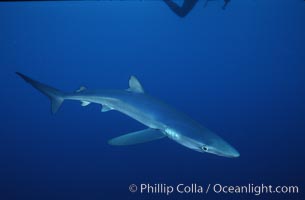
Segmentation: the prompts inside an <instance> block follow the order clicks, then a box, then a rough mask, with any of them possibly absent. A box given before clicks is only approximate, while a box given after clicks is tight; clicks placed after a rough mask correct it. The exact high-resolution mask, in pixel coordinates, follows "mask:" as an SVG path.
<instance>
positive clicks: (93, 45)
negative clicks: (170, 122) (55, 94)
mask: <svg viewBox="0 0 305 200" xmlns="http://www.w3.org/2000/svg"><path fill="white" fill-rule="evenodd" d="M203 4H204V3H203V2H200V3H198V5H197V6H196V7H195V8H194V10H193V11H192V12H191V13H190V15H189V16H187V17H186V18H184V19H181V18H178V17H177V16H175V15H174V14H173V13H172V12H171V11H170V10H169V9H168V7H167V6H166V5H165V4H164V3H163V2H157V1H155V2H150V1H146V2H138V1H136V2H71V3H65V2H55V3H39V2H36V3H0V67H1V73H0V74H1V75H0V84H1V100H0V108H1V120H0V131H1V140H0V156H1V161H0V170H1V174H0V175H1V177H0V186H1V187H0V195H1V196H0V198H1V200H2V199H22V200H23V199H31V200H36V199H39V200H41V199H52V200H54V199H86V200H88V199H148V198H164V197H165V196H164V195H142V196H141V195H139V194H131V193H130V192H129V191H128V186H129V184H131V183H135V184H139V183H152V184H154V183H166V184H177V183H180V182H181V183H185V184H189V183H192V182H196V183H198V184H203V185H206V184H207V183H221V184H228V185H246V184H248V183H256V184H261V183H265V184H272V185H298V186H299V187H300V190H301V194H299V195H287V194H286V195H264V196H261V197H262V199H264V198H265V199H266V198H268V199H271V198H273V199H281V198H282V199H301V197H302V196H303V194H304V193H303V192H304V185H305V183H304V166H305V163H304V162H305V145H304V142H305V47H304V45H305V37H304V35H305V29H304V20H305V2H304V1H301V0H291V1H286V0H280V1H277V0H269V1H268V2H266V1H263V0H258V1H254V0H253V1H252V0H244V1H241V0H234V1H233V0H232V2H231V4H230V5H229V7H228V9H227V10H225V11H223V10H221V8H220V7H221V5H222V2H221V1H215V2H211V3H210V4H209V5H208V7H207V8H203ZM15 71H20V72H22V73H24V74H26V75H28V76H30V77H33V78H35V79H37V80H40V81H42V82H45V83H48V84H50V85H52V86H54V87H58V88H60V89H62V90H66V91H73V90H75V89H77V88H78V87H79V86H81V85H85V86H86V87H88V88H93V89H96V88H105V89H107V88H112V89H125V88H127V87H128V78H129V76H130V75H132V74H133V75H136V76H137V77H138V78H139V79H140V81H141V82H142V84H143V86H144V88H145V89H146V91H147V92H148V93H150V94H151V95H153V96H155V97H158V98H160V99H162V100H164V101H165V102H167V103H169V104H171V105H172V106H174V107H176V108H177V109H179V110H181V111H183V112H185V113H187V114H188V115H190V116H192V117H193V118H194V119H196V120H197V121H199V122H200V123H202V124H204V125H205V126H207V127H208V128H209V129H211V130H213V131H214V132H216V133H218V134H219V135H221V136H222V137H223V138H225V139H226V140H227V141H229V142H230V143H231V144H233V146H235V147H236V148H237V149H238V150H239V151H240V153H241V157H240V158H237V159H227V158H223V157H217V156H214V155H208V154H200V153H197V152H195V151H191V150H189V149H187V148H184V147H182V146H180V145H178V144H176V143H174V142H172V141H170V140H167V139H164V140H160V141H155V142H151V143H147V144H141V145H136V146H129V147H113V146H109V145H107V140H108V139H110V138H112V137H115V136H118V135H121V134H125V133H128V132H132V131H137V130H140V129H143V128H145V127H144V126H143V125H141V124H139V123H138V122H136V121H134V120H132V119H130V118H128V117H126V116H124V115H122V114H120V113H118V112H115V111H112V112H108V113H101V112H100V106H99V105H90V106H88V107H85V108H84V107H81V106H80V103H79V102H65V103H64V104H63V106H62V108H61V109H60V111H59V112H58V113H57V114H56V115H54V116H53V115H51V114H50V105H49V102H48V99H47V98H45V97H44V96H42V95H41V94H40V93H38V92H37V91H35V90H34V89H33V88H31V87H30V86H29V85H28V84H25V82H24V81H23V80H21V79H20V78H19V77H17V76H16V75H15V74H14V72H15ZM172 197H174V198H175V199H186V198H196V199H212V198H213V199H220V198H221V199H224V198H227V199H238V198H240V199H251V198H254V196H253V195H245V196H244V195H225V196H220V195H215V194H209V195H207V196H206V195H176V196H172ZM303 197H304V196H303Z"/></svg>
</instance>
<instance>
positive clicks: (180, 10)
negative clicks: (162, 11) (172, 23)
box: [163, 0, 198, 17]
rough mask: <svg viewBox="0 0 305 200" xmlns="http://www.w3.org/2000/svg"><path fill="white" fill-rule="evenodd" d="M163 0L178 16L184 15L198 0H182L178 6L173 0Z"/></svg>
mask: <svg viewBox="0 0 305 200" xmlns="http://www.w3.org/2000/svg"><path fill="white" fill-rule="evenodd" d="M163 1H164V2H165V3H166V4H167V5H168V7H169V8H170V9H171V10H172V11H173V12H174V13H175V14H176V15H178V16H179V17H185V16H186V15H187V14H188V13H189V12H190V11H191V10H192V9H193V8H194V6H195V5H196V3H197V2H198V0H184V2H183V4H182V6H179V5H178V4H177V3H175V2H174V1H173V0H163Z"/></svg>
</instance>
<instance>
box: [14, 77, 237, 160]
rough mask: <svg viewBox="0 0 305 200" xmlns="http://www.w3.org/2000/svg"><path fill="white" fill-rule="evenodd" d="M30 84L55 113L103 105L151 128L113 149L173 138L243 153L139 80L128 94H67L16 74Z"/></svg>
mask: <svg viewBox="0 0 305 200" xmlns="http://www.w3.org/2000/svg"><path fill="white" fill-rule="evenodd" d="M16 73H17V74H18V75H19V76H20V77H21V78H23V79H24V80H25V81H26V82H28V83H29V84H31V85H32V86H33V87H34V88H36V89H37V90H39V91H40V92H41V93H43V94H45V95H46V96H47V97H49V99H50V100H51V110H52V113H56V112H57V111H58V109H59V108H60V106H61V105H62V103H63V101H64V100H76V101H80V102H81V105H82V106H88V105H89V104H91V103H96V104H100V105H102V109H101V111H102V112H107V111H110V110H116V111H119V112H121V113H123V114H125V115H127V116H129V117H131V118H133V119H135V120H137V121H138V122H140V123H142V124H144V125H145V126H147V127H148V128H147V129H144V130H140V131H136V132H132V133H128V134H125V135H122V136H118V137H116V138H113V139H110V140H109V141H108V143H109V144H110V145H116V146H120V145H134V144H139V143H144V142H149V141H154V140H158V139H161V138H166V137H167V138H169V139H171V140H173V141H175V142H177V143H179V144H181V145H183V146H185V147H187V148H189V149H192V150H195V151H197V152H201V153H211V154H215V155H218V156H224V157H229V158H236V157H239V155H240V154H239V152H238V151H237V150H236V149H235V148H234V147H233V146H231V145H230V144H229V143H228V142H226V141H225V140H223V139H222V138H221V137H220V136H218V135H216V134H215V133H213V132H212V131H210V130H209V129H207V128H205V127H204V126H202V125H200V124H199V123H198V122H196V121H195V120H193V119H192V118H190V117H189V116H187V115H185V114H183V113H182V112H180V111H177V110H176V109H174V108H172V107H171V106H169V105H167V104H165V103H163V102H162V101H160V100H158V99H156V98H154V97H152V96H150V95H148V94H147V93H145V92H144V88H143V86H142V85H141V83H140V82H139V81H138V79H137V78H136V77H135V76H131V77H130V79H129V88H128V89H126V90H89V89H87V88H86V87H84V86H82V87H80V88H79V89H78V90H76V91H75V92H63V91H60V90H58V89H55V88H53V87H51V86H48V85H46V84H43V83H41V82H38V81H36V80H33V79H31V78H29V77H27V76H25V75H23V74H21V73H19V72H16Z"/></svg>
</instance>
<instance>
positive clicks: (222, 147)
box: [211, 140, 240, 158]
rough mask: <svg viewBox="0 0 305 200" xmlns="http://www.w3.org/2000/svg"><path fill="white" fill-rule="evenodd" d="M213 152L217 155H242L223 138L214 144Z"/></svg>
mask: <svg viewBox="0 0 305 200" xmlns="http://www.w3.org/2000/svg"><path fill="white" fill-rule="evenodd" d="M213 146H214V148H213V150H212V151H213V152H211V153H214V154H216V155H219V156H223V157H227V158H237V157H239V156H240V154H239V152H238V151H237V150H236V149H235V148H234V147H233V146H231V145H230V144H228V143H227V142H225V141H223V140H221V141H218V142H217V143H216V144H214V145H213Z"/></svg>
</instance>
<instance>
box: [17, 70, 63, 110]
mask: <svg viewBox="0 0 305 200" xmlns="http://www.w3.org/2000/svg"><path fill="white" fill-rule="evenodd" d="M16 74H17V75H19V76H20V77H21V78H23V79H24V80H25V81H26V82H28V83H29V84H31V85H32V86H33V87H34V88H36V89H37V90H39V91H40V92H41V93H43V94H45V95H46V96H48V97H49V98H50V100H51V108H52V113H53V114H55V113H56V112H57V110H58V109H59V107H60V106H61V104H62V103H63V101H64V93H63V92H61V91H59V90H57V89H55V88H53V87H50V86H48V85H45V84H43V83H40V82H38V81H35V80H33V79H31V78H29V77H27V76H25V75H23V74H21V73H19V72H16Z"/></svg>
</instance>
